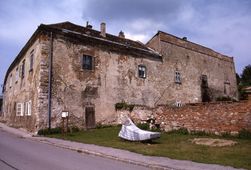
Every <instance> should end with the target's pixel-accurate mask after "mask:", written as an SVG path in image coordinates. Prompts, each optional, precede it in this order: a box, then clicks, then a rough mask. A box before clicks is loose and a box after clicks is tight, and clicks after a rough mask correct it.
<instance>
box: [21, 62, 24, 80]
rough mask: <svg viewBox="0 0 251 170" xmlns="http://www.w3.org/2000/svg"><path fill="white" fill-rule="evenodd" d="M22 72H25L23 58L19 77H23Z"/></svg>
mask: <svg viewBox="0 0 251 170" xmlns="http://www.w3.org/2000/svg"><path fill="white" fill-rule="evenodd" d="M24 73H25V60H23V62H22V65H21V78H24Z"/></svg>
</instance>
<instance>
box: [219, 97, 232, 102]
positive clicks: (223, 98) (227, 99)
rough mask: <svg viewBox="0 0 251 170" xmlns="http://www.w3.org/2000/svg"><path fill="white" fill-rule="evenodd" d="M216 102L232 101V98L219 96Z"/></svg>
mask: <svg viewBox="0 0 251 170" xmlns="http://www.w3.org/2000/svg"><path fill="white" fill-rule="evenodd" d="M216 101H232V98H231V97H229V96H219V97H217V98H216Z"/></svg>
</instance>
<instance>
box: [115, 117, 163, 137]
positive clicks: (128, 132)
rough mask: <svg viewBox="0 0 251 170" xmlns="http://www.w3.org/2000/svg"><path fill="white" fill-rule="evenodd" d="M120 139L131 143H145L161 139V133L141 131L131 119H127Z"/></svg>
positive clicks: (120, 133)
mask: <svg viewBox="0 0 251 170" xmlns="http://www.w3.org/2000/svg"><path fill="white" fill-rule="evenodd" d="M119 137H121V138H123V139H126V140H129V141H145V140H152V139H157V138H160V133H159V132H150V131H146V130H141V129H139V128H138V127H137V126H136V125H135V124H134V123H133V122H132V120H131V119H130V118H127V120H126V121H125V123H124V124H123V125H122V128H121V130H120V132H119Z"/></svg>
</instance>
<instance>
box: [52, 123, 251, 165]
mask: <svg viewBox="0 0 251 170" xmlns="http://www.w3.org/2000/svg"><path fill="white" fill-rule="evenodd" d="M119 130H120V127H107V128H100V129H92V130H88V131H81V132H75V133H71V134H68V135H64V136H62V135H61V134H52V135H48V137H54V138H60V139H65V140H71V141H77V142H81V143H87V144H96V145H100V146H107V147H113V148H118V149H125V150H129V151H132V152H136V153H140V154H144V155H151V156H163V157H169V158H173V159H180V160H191V161H194V162H201V163H209V164H220V165H228V166H233V167H236V168H246V169H250V170H251V140H250V139H249V140H248V139H236V138H230V139H232V140H234V141H236V142H238V144H237V145H234V146H227V147H210V146H202V145H196V144H193V143H191V142H190V141H189V140H190V139H194V138H196V137H198V135H189V134H181V133H170V134H168V133H162V134H161V138H160V139H158V140H155V141H154V142H153V143H151V144H147V143H141V142H129V141H124V140H122V139H120V138H118V133H119ZM200 137H201V136H200ZM211 137H212V138H219V137H215V136H211Z"/></svg>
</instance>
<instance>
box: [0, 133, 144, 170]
mask: <svg viewBox="0 0 251 170" xmlns="http://www.w3.org/2000/svg"><path fill="white" fill-rule="evenodd" d="M71 169H72V170H78V169H81V170H85V169H86V170H113V169H115V170H129V169H135V170H145V169H147V168H146V167H142V166H137V165H132V164H127V163H124V162H120V161H116V160H112V159H107V158H102V157H98V156H93V155H87V154H84V153H78V152H76V151H72V150H68V149H62V148H58V147H56V146H52V145H48V144H44V143H40V142H38V141H33V140H31V139H27V138H22V137H18V136H15V135H13V134H10V133H8V132H5V131H3V130H2V129H1V128H0V170H71Z"/></svg>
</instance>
